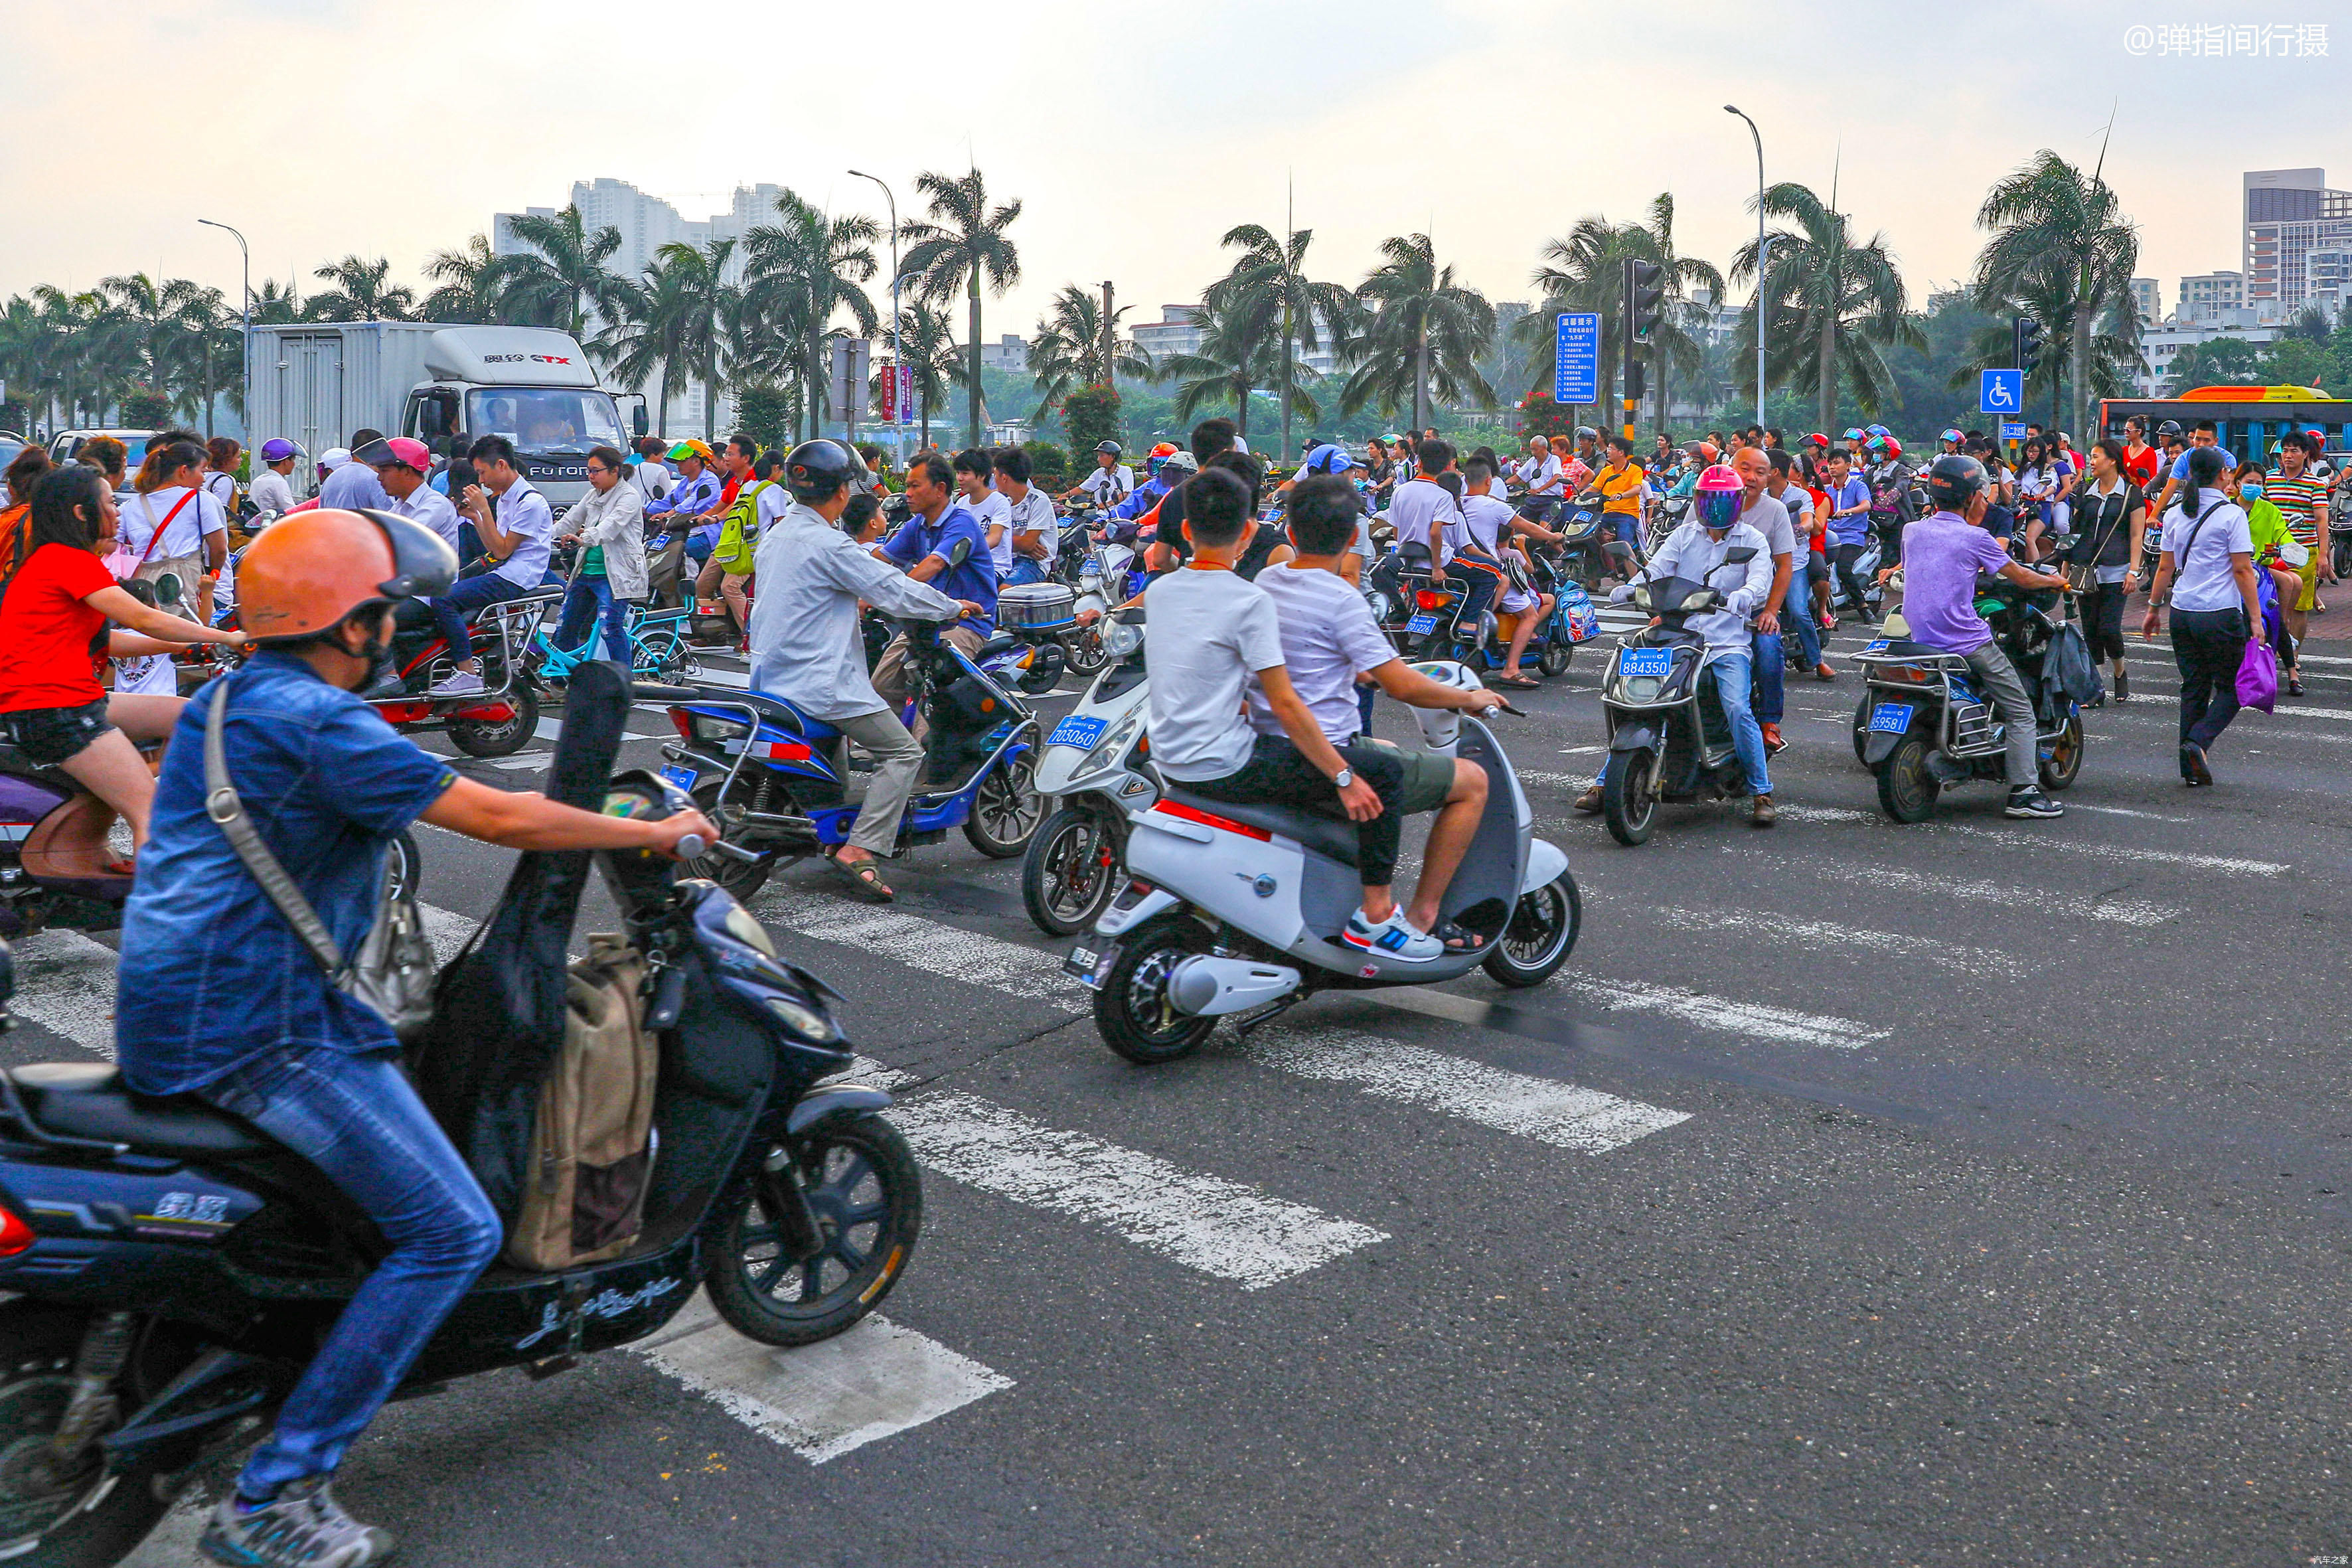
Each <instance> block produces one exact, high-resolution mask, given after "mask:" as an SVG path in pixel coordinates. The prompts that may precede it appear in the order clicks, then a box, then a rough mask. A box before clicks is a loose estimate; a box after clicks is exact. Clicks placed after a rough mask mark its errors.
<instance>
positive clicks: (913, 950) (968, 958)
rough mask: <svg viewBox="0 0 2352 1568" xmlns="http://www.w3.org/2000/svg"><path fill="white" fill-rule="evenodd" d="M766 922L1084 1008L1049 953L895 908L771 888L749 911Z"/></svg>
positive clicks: (1007, 991)
mask: <svg viewBox="0 0 2352 1568" xmlns="http://www.w3.org/2000/svg"><path fill="white" fill-rule="evenodd" d="M752 910H753V912H754V913H756V914H758V915H759V916H760V917H761V919H762V920H772V921H775V922H777V923H778V924H780V925H782V926H786V927H788V928H790V929H791V930H793V931H798V932H800V933H801V934H802V935H803V936H810V937H814V938H816V939H817V940H818V941H820V942H845V943H847V944H849V945H851V946H855V947H864V948H867V949H869V950H870V951H872V952H876V953H878V954H880V955H881V956H883V957H885V958H889V959H894V960H896V961H897V962H898V963H903V964H906V965H908V967H910V968H914V969H920V970H924V971H927V972H929V973H932V974H937V975H940V976H942V977H944V978H946V979H949V980H962V981H967V982H969V983H971V984H974V985H986V986H990V987H992V988H993V989H995V990H998V991H1002V992H1003V993H1004V994H1007V995H1011V996H1020V997H1024V998H1026V999H1027V1000H1030V1001H1034V1002H1044V1003H1045V1004H1047V1005H1051V1006H1055V1007H1059V1008H1061V1009H1063V1010H1064V1011H1066V1012H1071V1013H1083V1012H1085V1011H1087V998H1086V994H1085V993H1084V992H1083V991H1081V990H1080V989H1079V988H1078V984H1077V982H1076V981H1075V980H1072V979H1071V978H1070V977H1069V976H1068V975H1066V974H1064V973H1062V963H1061V960H1060V959H1059V958H1057V957H1055V955H1054V954H1052V953H1050V952H1040V951H1039V950H1037V949H1036V948H1034V947H1024V946H1022V945H1021V944H1020V943H1018V942H1005V941H1003V940H1001V939H999V938H996V937H992V936H985V935H982V933H980V932H978V931H964V930H962V929H961V928H959V927H956V926H951V925H944V924H941V923H940V921H932V920H926V919H924V918H923V917H922V916H920V915H911V914H908V913H905V912H904V911H902V910H881V909H873V908H869V907H866V906H864V905H859V904H851V903H845V902H844V901H843V900H840V899H836V898H831V897H827V896H825V895H824V894H819V893H798V892H786V891H776V890H772V891H769V892H767V893H763V894H762V895H761V897H760V898H759V899H758V900H755V901H754V903H753V905H752Z"/></svg>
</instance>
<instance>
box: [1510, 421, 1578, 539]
mask: <svg viewBox="0 0 2352 1568" xmlns="http://www.w3.org/2000/svg"><path fill="white" fill-rule="evenodd" d="M1518 480H1519V485H1520V488H1522V489H1525V490H1526V491H1527V500H1526V501H1525V502H1524V503H1523V504H1524V510H1525V513H1526V515H1527V517H1528V520H1529V521H1535V522H1549V521H1551V514H1552V510H1553V509H1554V508H1556V507H1557V506H1558V505H1559V500H1560V493H1561V491H1562V490H1563V489H1566V487H1567V479H1566V478H1565V476H1564V474H1563V473H1562V470H1561V468H1560V461H1559V454H1558V453H1556V452H1554V451H1553V450H1552V449H1551V443H1550V442H1549V441H1547V440H1545V439H1544V438H1543V437H1540V436H1530V437H1528V455H1527V458H1526V460H1525V461H1524V462H1522V463H1520V464H1519V467H1518Z"/></svg>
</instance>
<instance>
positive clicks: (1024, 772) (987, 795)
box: [963, 752, 1045, 860]
mask: <svg viewBox="0 0 2352 1568" xmlns="http://www.w3.org/2000/svg"><path fill="white" fill-rule="evenodd" d="M1035 756H1036V753H1035V752H1029V753H1027V754H1025V755H1024V756H1022V757H1020V758H1018V759H1017V760H1015V761H1013V762H1010V763H1005V764H1004V765H1003V766H1002V767H1000V768H997V769H994V770H993V771H992V772H991V773H989V775H988V776H987V777H986V778H984V779H982V780H981V781H980V788H979V789H977V790H975V791H973V792H972V797H971V816H967V817H965V818H964V823H963V836H964V837H965V838H966V839H968V840H969V841H970V842H971V847H973V848H974V849H977V850H979V851H980V852H981V853H982V854H983V855H985V856H987V857H988V858H990V859H992V860H1010V859H1012V858H1013V857H1014V856H1015V855H1018V854H1020V853H1021V852H1022V851H1023V850H1024V849H1026V848H1028V847H1029V840H1030V839H1031V838H1033V837H1035V836H1036V832H1037V824H1038V823H1039V822H1040V821H1042V820H1043V819H1044V817H1045V796H1044V795H1039V794H1038V793H1037V764H1036V762H1035V760H1034V759H1035Z"/></svg>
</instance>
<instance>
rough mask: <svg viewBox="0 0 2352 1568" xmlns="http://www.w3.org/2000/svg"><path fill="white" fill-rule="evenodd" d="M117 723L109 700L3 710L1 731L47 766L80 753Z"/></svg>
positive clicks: (30, 755) (0, 721) (13, 743)
mask: <svg viewBox="0 0 2352 1568" xmlns="http://www.w3.org/2000/svg"><path fill="white" fill-rule="evenodd" d="M113 728H114V726H113V725H112V724H110V723H109V722H108V721H107V718H106V699H105V698H103V697H101V698H100V699H99V700H97V701H95V702H85V703H83V704H82V705H81V706H80V707H79V708H24V709H19V710H17V711H16V712H14V713H0V734H5V736H6V737H7V739H8V741H9V743H10V744H12V745H14V746H15V747H16V749H17V750H18V751H20V752H24V753H25V755H26V756H27V757H29V758H31V759H32V760H33V761H34V762H36V763H39V764H40V765H41V766H43V767H45V768H53V767H55V766H57V765H58V763H62V762H65V761H67V760H68V759H69V758H72V757H78V756H79V755H80V754H81V753H82V752H83V751H85V750H86V749H88V747H89V743H90V742H93V741H95V740H97V739H98V738H99V737H100V735H103V734H105V733H106V732H107V731H109V730H111V729H113Z"/></svg>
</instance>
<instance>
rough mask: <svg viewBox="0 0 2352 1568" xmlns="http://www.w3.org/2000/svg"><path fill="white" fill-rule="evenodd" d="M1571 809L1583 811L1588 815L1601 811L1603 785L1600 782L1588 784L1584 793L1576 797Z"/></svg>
mask: <svg viewBox="0 0 2352 1568" xmlns="http://www.w3.org/2000/svg"><path fill="white" fill-rule="evenodd" d="M1569 809H1570V811H1580V812H1582V813H1583V814H1584V815H1585V816H1593V815H1594V814H1596V813H1597V812H1599V811H1600V809H1601V786H1600V785H1599V784H1588V785H1586V786H1585V790H1584V793H1583V794H1582V795H1578V796H1577V797H1576V802H1575V804H1574V805H1570V807H1569Z"/></svg>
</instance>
